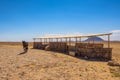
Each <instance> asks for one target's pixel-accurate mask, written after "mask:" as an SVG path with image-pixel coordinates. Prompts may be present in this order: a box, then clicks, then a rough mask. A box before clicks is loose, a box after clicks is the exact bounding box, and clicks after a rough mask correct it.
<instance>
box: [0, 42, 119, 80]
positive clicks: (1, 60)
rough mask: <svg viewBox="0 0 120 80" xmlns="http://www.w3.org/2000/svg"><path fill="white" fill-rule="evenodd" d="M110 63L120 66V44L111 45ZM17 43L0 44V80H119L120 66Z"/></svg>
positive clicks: (30, 44)
mask: <svg viewBox="0 0 120 80" xmlns="http://www.w3.org/2000/svg"><path fill="white" fill-rule="evenodd" d="M111 47H112V48H113V53H112V54H113V57H112V60H113V61H116V62H117V63H120V42H112V43H111ZM21 52H23V49H22V44H21V43H18V42H16V43H15V42H0V80H120V66H109V65H108V62H103V61H97V60H94V61H91V60H85V59H82V58H76V57H72V56H69V55H65V54H63V53H58V52H52V51H44V50H37V49H32V43H29V50H28V52H27V53H26V54H21V55H19V53H21Z"/></svg>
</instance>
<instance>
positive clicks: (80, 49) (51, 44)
mask: <svg viewBox="0 0 120 80" xmlns="http://www.w3.org/2000/svg"><path fill="white" fill-rule="evenodd" d="M111 34H112V33H106V34H92V35H84V36H83V35H72V36H60V35H59V36H43V37H40V38H33V40H34V45H33V48H37V49H46V48H49V49H46V50H51V51H60V52H66V53H70V52H71V51H72V52H74V53H75V54H76V55H80V56H87V57H88V58H99V59H101V58H102V59H108V60H110V59H111V58H112V48H110V35H111ZM97 36H107V37H108V40H107V46H108V47H107V48H104V44H103V43H95V42H94V41H93V43H89V42H87V43H86V42H83V41H82V39H83V38H90V37H97Z"/></svg>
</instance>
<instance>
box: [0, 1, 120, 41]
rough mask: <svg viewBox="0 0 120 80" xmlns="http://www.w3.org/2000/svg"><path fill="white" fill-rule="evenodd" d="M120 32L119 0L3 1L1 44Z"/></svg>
mask: <svg viewBox="0 0 120 80" xmlns="http://www.w3.org/2000/svg"><path fill="white" fill-rule="evenodd" d="M113 30H120V0H0V41H21V40H30V39H32V38H33V37H39V36H41V35H42V34H59V33H64V34H65V33H71V34H73V33H76V32H79V33H84V34H91V33H107V32H110V31H113Z"/></svg>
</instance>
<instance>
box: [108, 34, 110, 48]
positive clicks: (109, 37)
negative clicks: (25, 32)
mask: <svg viewBox="0 0 120 80" xmlns="http://www.w3.org/2000/svg"><path fill="white" fill-rule="evenodd" d="M108 48H110V35H108Z"/></svg>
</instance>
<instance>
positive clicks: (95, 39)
mask: <svg viewBox="0 0 120 80" xmlns="http://www.w3.org/2000/svg"><path fill="white" fill-rule="evenodd" d="M85 41H104V40H103V39H102V38H100V37H90V38H88V39H86V40H85Z"/></svg>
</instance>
